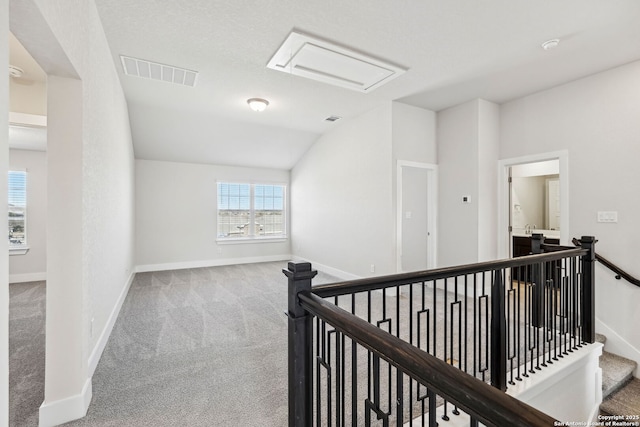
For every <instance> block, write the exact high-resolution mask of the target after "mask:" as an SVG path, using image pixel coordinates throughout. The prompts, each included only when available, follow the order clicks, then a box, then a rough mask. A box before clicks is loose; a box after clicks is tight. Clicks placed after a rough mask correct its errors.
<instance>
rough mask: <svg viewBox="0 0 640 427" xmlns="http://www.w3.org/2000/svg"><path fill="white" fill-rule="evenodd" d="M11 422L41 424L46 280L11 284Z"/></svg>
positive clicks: (15, 423) (20, 424) (13, 424)
mask: <svg viewBox="0 0 640 427" xmlns="http://www.w3.org/2000/svg"><path fill="white" fill-rule="evenodd" d="M9 298H10V303H9V425H10V426H15V427H23V426H24V427H27V426H37V425H38V410H39V408H40V405H41V404H42V401H43V400H44V346H45V342H44V341H45V340H44V338H45V308H46V307H45V282H30V283H15V284H12V285H9Z"/></svg>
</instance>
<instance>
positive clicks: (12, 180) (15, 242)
mask: <svg viewBox="0 0 640 427" xmlns="http://www.w3.org/2000/svg"><path fill="white" fill-rule="evenodd" d="M8 216H9V245H10V246H11V247H23V246H26V245H27V172H26V171H9V215H8Z"/></svg>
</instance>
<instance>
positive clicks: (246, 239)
mask: <svg viewBox="0 0 640 427" xmlns="http://www.w3.org/2000/svg"><path fill="white" fill-rule="evenodd" d="M220 184H239V185H248V186H249V232H248V236H243V237H224V236H218V217H219V195H218V188H219V185H220ZM258 185H272V186H279V187H282V190H283V195H282V199H283V200H282V205H283V209H282V212H283V215H284V222H283V233H282V234H279V235H277V236H261V235H256V233H255V206H254V204H255V187H256V186H258ZM288 221H289V209H288V200H287V184H284V183H281V182H246V181H244V182H243V181H239V180H218V181H216V242H217V243H220V244H242V243H268V242H272V243H273V242H284V241H286V240H287V239H288V232H287V230H288V229H289V224H288Z"/></svg>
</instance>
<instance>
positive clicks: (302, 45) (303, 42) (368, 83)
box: [267, 31, 407, 93]
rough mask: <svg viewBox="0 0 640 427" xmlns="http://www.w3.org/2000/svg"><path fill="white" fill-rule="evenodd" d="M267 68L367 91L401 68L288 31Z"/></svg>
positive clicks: (392, 76) (397, 72)
mask: <svg viewBox="0 0 640 427" xmlns="http://www.w3.org/2000/svg"><path fill="white" fill-rule="evenodd" d="M267 67H268V68H271V69H273V70H278V71H283V72H285V73H291V74H294V75H296V76H300V77H306V78H308V79H312V80H317V81H320V82H324V83H329V84H332V85H335V86H340V87H343V88H347V89H352V90H357V91H360V92H365V93H366V92H371V91H372V90H374V89H377V88H379V87H380V86H382V85H383V84H385V83H388V82H389V81H391V80H393V79H395V78H396V77H398V76H400V75H401V74H404V73H405V72H406V71H407V70H406V69H405V68H402V67H399V66H397V65H393V64H391V63H389V62H386V61H382V60H380V59H376V58H372V57H370V56H367V55H364V54H361V53H358V52H356V51H354V50H351V49H347V48H344V47H341V46H337V45H335V44H333V43H329V42H327V41H324V40H319V39H316V38H313V37H311V36H308V35H306V34H301V33H297V32H295V31H292V32H291V34H289V36H288V37H287V39H286V40H285V41H284V43H283V44H282V46H280V48H279V49H278V51H277V52H276V53H275V54H274V55H273V57H272V58H271V60H270V61H269V63H268V64H267Z"/></svg>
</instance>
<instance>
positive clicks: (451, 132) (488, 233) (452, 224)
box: [437, 99, 499, 266]
mask: <svg viewBox="0 0 640 427" xmlns="http://www.w3.org/2000/svg"><path fill="white" fill-rule="evenodd" d="M437 119H438V168H439V169H438V171H439V180H438V184H439V191H438V195H439V204H438V210H439V216H438V218H439V236H438V242H439V245H438V247H439V256H438V264H439V265H440V266H449V265H457V264H467V263H474V262H478V261H481V260H487V259H495V257H496V253H497V249H496V238H495V233H496V230H497V225H496V224H497V218H496V216H495V209H494V208H493V206H495V204H496V203H497V183H496V180H497V172H496V167H495V164H496V162H497V159H498V157H497V156H498V123H499V107H498V106H497V105H496V104H493V103H491V102H488V101H485V100H481V99H474V100H472V101H469V102H466V103H464V104H461V105H458V106H455V107H451V108H449V109H446V110H443V111H440V112H438V117H437ZM463 196H469V197H470V201H471V202H470V203H463V202H462V199H463Z"/></svg>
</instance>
